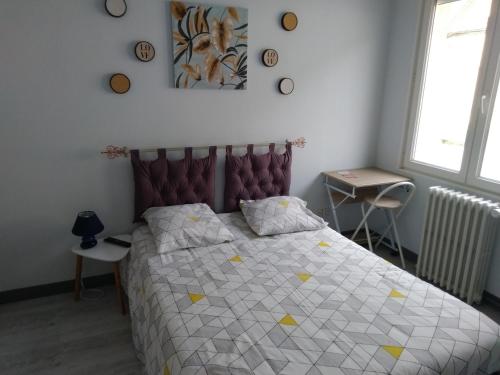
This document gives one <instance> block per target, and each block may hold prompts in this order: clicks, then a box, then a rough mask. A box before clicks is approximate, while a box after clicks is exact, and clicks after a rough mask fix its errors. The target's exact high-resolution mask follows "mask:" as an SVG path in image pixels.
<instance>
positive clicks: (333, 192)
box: [323, 168, 410, 233]
mask: <svg viewBox="0 0 500 375" xmlns="http://www.w3.org/2000/svg"><path fill="white" fill-rule="evenodd" d="M323 176H324V177H325V183H324V184H325V188H326V191H327V194H328V199H329V202H330V208H331V210H332V216H333V220H334V221H335V227H336V229H337V232H339V233H340V225H339V219H338V217H337V211H336V210H337V208H338V207H339V206H341V205H342V204H344V203H356V202H362V201H363V199H364V197H365V196H366V195H367V194H373V193H377V192H378V189H379V188H380V187H382V186H387V185H392V184H395V183H398V182H403V181H410V179H409V178H408V177H404V176H400V175H398V174H395V173H391V172H387V171H384V170H383V169H379V168H361V169H350V170H343V171H330V172H323Z"/></svg>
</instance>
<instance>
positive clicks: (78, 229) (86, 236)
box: [71, 211, 104, 249]
mask: <svg viewBox="0 0 500 375" xmlns="http://www.w3.org/2000/svg"><path fill="white" fill-rule="evenodd" d="M103 229H104V225H102V223H101V220H99V218H98V217H97V215H96V213H95V212H94V211H82V212H79V213H78V216H77V217H76V221H75V224H74V225H73V229H72V230H71V232H72V233H73V234H74V235H76V236H81V237H82V243H81V244H80V247H81V248H82V249H90V248H92V247H94V246H95V245H97V240H96V239H95V235H96V234H97V233H100V232H102V230H103Z"/></svg>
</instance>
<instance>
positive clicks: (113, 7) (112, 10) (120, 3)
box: [104, 0, 127, 17]
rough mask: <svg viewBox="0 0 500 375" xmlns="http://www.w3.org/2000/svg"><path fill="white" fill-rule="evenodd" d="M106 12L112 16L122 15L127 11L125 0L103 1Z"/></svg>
mask: <svg viewBox="0 0 500 375" xmlns="http://www.w3.org/2000/svg"><path fill="white" fill-rule="evenodd" d="M104 7H105V8H106V12H108V14H109V15H110V16H113V17H122V16H124V15H125V13H127V3H126V2H125V0H106V2H105V3H104Z"/></svg>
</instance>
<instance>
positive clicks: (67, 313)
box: [0, 287, 143, 375]
mask: <svg viewBox="0 0 500 375" xmlns="http://www.w3.org/2000/svg"><path fill="white" fill-rule="evenodd" d="M102 290H104V297H102V298H99V299H95V300H81V301H80V302H75V301H73V295H72V294H60V295H56V296H51V297H44V298H37V299H33V300H29V301H23V302H17V303H12V304H6V305H0V374H1V375H25V374H30V375H31V374H37V375H87V374H89V375H114V374H116V375H118V374H119V375H132V374H133V375H136V374H137V375H142V373H143V372H142V365H141V363H140V362H139V360H138V359H137V358H136V356H135V353H134V348H133V344H132V336H131V332H130V319H129V316H128V315H127V316H123V315H122V314H121V313H120V310H119V307H118V303H117V301H116V294H115V291H114V288H113V287H105V288H102Z"/></svg>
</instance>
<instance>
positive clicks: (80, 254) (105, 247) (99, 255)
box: [71, 234, 132, 315]
mask: <svg viewBox="0 0 500 375" xmlns="http://www.w3.org/2000/svg"><path fill="white" fill-rule="evenodd" d="M111 237H115V238H118V239H120V240H123V241H128V242H130V241H131V239H132V236H131V235H129V234H121V235H118V236H111ZM129 250H130V248H125V247H121V246H117V245H113V244H111V243H107V242H104V241H103V239H102V238H101V239H99V240H98V242H97V245H96V246H94V247H92V248H90V249H87V250H84V249H82V248H81V247H80V244H78V245H75V246H73V247H72V248H71V251H72V252H73V253H74V254H75V255H76V274H75V301H79V300H80V287H81V277H82V263H83V258H88V259H94V260H100V261H102V262H109V263H112V266H113V273H114V274H115V287H116V294H117V296H118V302H119V303H120V308H121V311H122V314H123V315H125V314H126V313H127V307H126V305H125V301H124V299H123V293H122V286H121V280H120V260H122V259H123V258H125V257H126V256H127V254H128V252H129Z"/></svg>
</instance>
